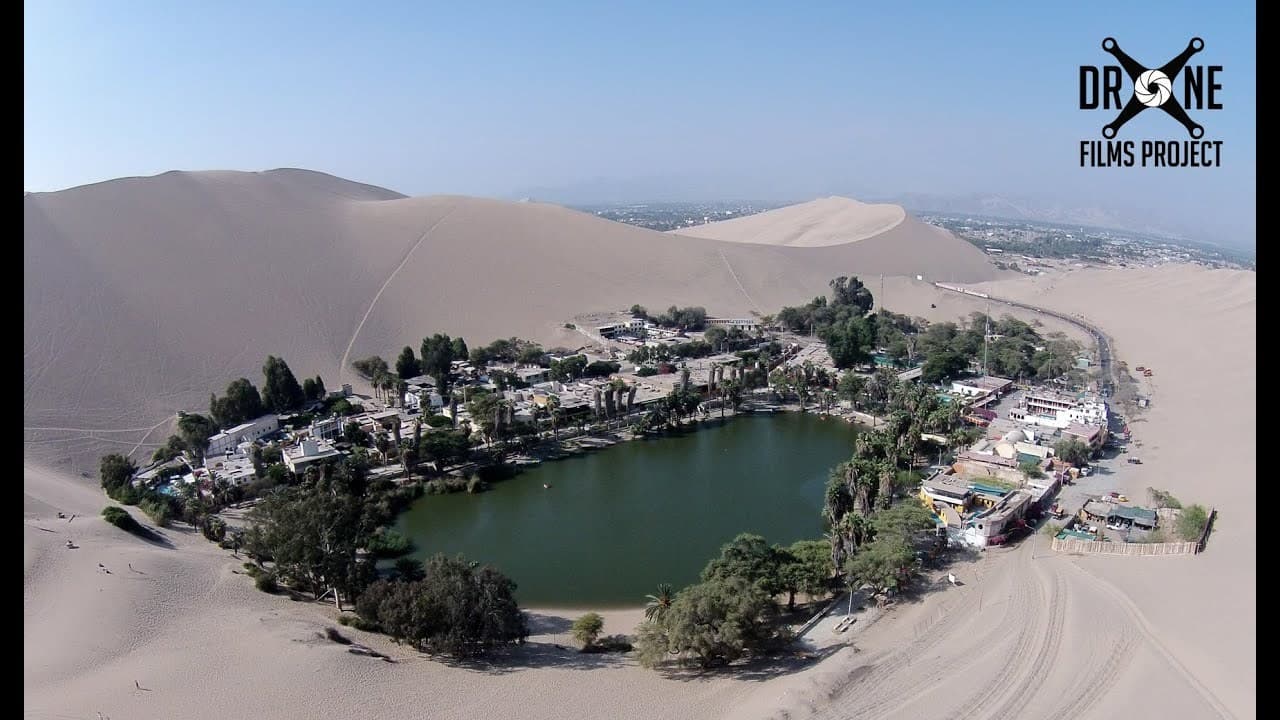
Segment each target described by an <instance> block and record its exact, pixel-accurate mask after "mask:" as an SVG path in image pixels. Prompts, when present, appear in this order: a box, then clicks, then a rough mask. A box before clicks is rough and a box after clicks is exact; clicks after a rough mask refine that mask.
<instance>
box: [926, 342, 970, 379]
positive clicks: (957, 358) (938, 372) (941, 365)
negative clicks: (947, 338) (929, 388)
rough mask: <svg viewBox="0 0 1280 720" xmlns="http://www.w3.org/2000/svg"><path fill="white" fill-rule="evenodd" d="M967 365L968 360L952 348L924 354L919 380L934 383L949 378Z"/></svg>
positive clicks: (960, 371)
mask: <svg viewBox="0 0 1280 720" xmlns="http://www.w3.org/2000/svg"><path fill="white" fill-rule="evenodd" d="M968 367H969V361H968V360H966V359H965V357H964V356H963V355H961V354H960V353H958V352H955V351H954V350H949V349H943V350H939V351H937V352H934V353H930V354H929V355H926V356H925V359H924V366H923V367H921V369H920V380H921V381H923V382H926V383H931V384H936V383H940V382H943V381H945V380H950V379H951V378H954V377H956V376H957V375H959V374H960V373H962V372H964V371H965V369H966V368H968Z"/></svg>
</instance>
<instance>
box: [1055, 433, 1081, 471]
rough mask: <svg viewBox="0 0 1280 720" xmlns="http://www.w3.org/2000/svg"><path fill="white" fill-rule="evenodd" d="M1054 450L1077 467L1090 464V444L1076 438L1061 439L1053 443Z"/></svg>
mask: <svg viewBox="0 0 1280 720" xmlns="http://www.w3.org/2000/svg"><path fill="white" fill-rule="evenodd" d="M1053 452H1054V454H1055V455H1057V456H1058V457H1059V458H1062V460H1063V461H1065V462H1069V463H1071V464H1072V465H1075V466H1077V467H1080V466H1084V465H1088V464H1089V455H1090V451H1089V446H1088V445H1085V444H1084V443H1082V442H1080V441H1079V440H1077V439H1075V438H1068V439H1065V440H1059V441H1058V442H1056V443H1054V444H1053Z"/></svg>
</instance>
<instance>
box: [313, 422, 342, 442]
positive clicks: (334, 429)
mask: <svg viewBox="0 0 1280 720" xmlns="http://www.w3.org/2000/svg"><path fill="white" fill-rule="evenodd" d="M342 433H343V418H341V417H339V416H337V415H335V416H333V417H330V418H324V419H322V420H316V421H315V422H313V423H311V437H313V438H316V439H317V440H328V441H329V442H334V441H336V440H339V439H341V437H342Z"/></svg>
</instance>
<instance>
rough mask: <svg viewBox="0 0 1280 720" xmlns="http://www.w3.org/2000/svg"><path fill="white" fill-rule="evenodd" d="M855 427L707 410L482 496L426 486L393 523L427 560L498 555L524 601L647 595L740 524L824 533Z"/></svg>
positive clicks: (798, 534)
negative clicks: (427, 491) (664, 431)
mask: <svg viewBox="0 0 1280 720" xmlns="http://www.w3.org/2000/svg"><path fill="white" fill-rule="evenodd" d="M855 434H856V430H855V429H854V428H853V426H851V425H849V424H848V423H845V422H843V421H840V420H834V419H829V420H823V419H821V418H819V417H816V416H814V415H809V414H801V413H780V414H774V415H747V416H741V417H738V418H735V419H731V420H728V421H726V422H724V423H721V422H720V421H718V420H712V421H708V422H707V423H706V424H705V426H704V427H702V428H699V429H698V430H697V431H693V432H688V433H686V434H682V435H678V436H673V437H662V438H653V439H647V440H640V441H635V442H629V443H623V444H620V445H617V446H615V447H611V448H607V449H605V450H601V451H597V452H595V453H592V454H589V455H585V456H579V457H574V458H570V459H567V460H559V461H554V462H548V463H544V464H543V465H541V466H540V467H537V468H534V469H532V470H529V471H527V472H524V473H521V474H520V475H518V476H516V477H515V478H512V479H510V480H505V481H503V482H500V483H497V484H496V485H495V486H494V487H493V489H492V490H490V491H489V492H486V493H481V494H479V495H468V494H466V493H458V494H454V495H436V496H426V497H424V498H422V499H421V500H419V501H418V502H417V503H416V504H415V505H414V506H413V507H412V508H411V509H410V510H409V511H408V512H406V513H404V514H403V515H402V516H401V517H400V520H399V522H398V524H397V527H396V529H397V530H399V531H400V532H402V533H404V534H405V535H406V536H407V537H410V538H412V539H413V541H414V544H415V546H416V547H417V553H416V554H417V556H418V557H420V558H425V557H426V556H428V555H431V554H434V553H436V552H444V553H447V554H454V553H458V552H461V553H464V554H465V555H466V556H467V558H468V559H471V560H478V561H480V562H484V563H489V564H492V565H495V566H496V567H498V568H499V569H501V570H502V571H503V572H504V573H506V574H507V575H508V576H509V577H511V578H512V579H513V580H515V582H516V584H517V585H518V589H517V591H516V596H517V598H518V599H519V601H520V603H521V604H522V605H524V606H544V607H546V606H560V607H583V606H589V607H609V606H627V605H639V604H642V603H643V602H644V599H645V597H644V596H645V594H646V593H652V592H654V588H655V587H656V586H657V584H658V583H660V582H668V583H671V584H672V585H674V586H675V587H676V588H680V587H682V586H684V585H686V584H688V583H691V582H694V581H696V580H697V578H698V573H699V572H700V571H701V569H702V567H703V566H704V565H705V564H706V562H707V560H709V559H710V558H711V557H713V556H714V555H715V554H716V553H717V551H718V549H719V547H720V545H721V544H723V543H725V542H728V541H729V540H731V539H732V538H733V537H734V535H736V534H738V533H740V532H752V533H756V534H759V535H763V536H764V537H765V538H767V539H768V540H769V542H771V543H783V544H790V543H791V542H794V541H796V540H801V539H806V538H819V537H821V536H822V520H821V517H820V512H821V507H822V493H823V488H824V485H825V483H826V478H827V475H828V473H829V471H830V469H831V468H832V467H833V466H834V465H836V464H837V463H839V462H842V461H844V460H846V459H848V458H849V456H850V455H851V454H852V452H853V440H854V437H855ZM544 483H546V484H549V485H551V488H550V489H544V488H543V484H544Z"/></svg>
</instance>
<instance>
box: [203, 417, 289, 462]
mask: <svg viewBox="0 0 1280 720" xmlns="http://www.w3.org/2000/svg"><path fill="white" fill-rule="evenodd" d="M279 429H280V418H279V417H278V416H276V415H263V416H262V417H260V418H257V419H254V420H250V421H249V422H247V423H244V424H243V425H237V426H235V427H233V428H231V429H230V430H225V431H223V432H220V433H218V434H217V435H214V436H213V437H211V438H209V449H208V450H206V451H205V456H206V457H208V456H209V455H223V454H226V452H227V451H228V450H233V449H234V448H235V447H236V446H237V445H239V444H240V443H242V442H253V441H254V440H257V439H259V438H262V437H265V436H267V435H270V434H271V433H273V432H275V431H277V430H279Z"/></svg>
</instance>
